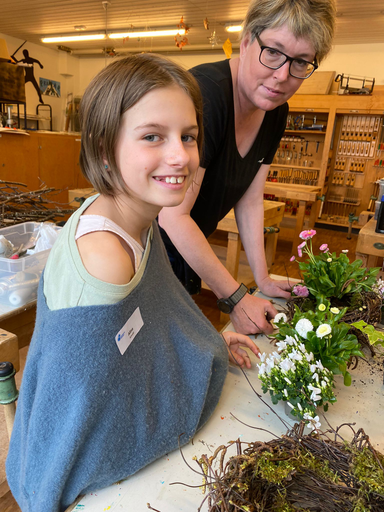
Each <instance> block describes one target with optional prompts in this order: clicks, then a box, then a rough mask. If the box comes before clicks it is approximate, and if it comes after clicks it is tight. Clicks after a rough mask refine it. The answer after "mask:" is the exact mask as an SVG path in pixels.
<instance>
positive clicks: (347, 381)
mask: <svg viewBox="0 0 384 512" xmlns="http://www.w3.org/2000/svg"><path fill="white" fill-rule="evenodd" d="M344 384H345V386H350V385H351V384H352V377H351V374H350V373H349V372H345V373H344Z"/></svg>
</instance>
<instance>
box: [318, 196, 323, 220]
mask: <svg viewBox="0 0 384 512" xmlns="http://www.w3.org/2000/svg"><path fill="white" fill-rule="evenodd" d="M316 199H318V200H319V201H321V205H320V211H319V219H321V215H322V213H323V208H324V201H325V195H324V194H323V195H322V196H316Z"/></svg>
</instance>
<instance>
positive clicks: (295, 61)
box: [159, 0, 335, 333]
mask: <svg viewBox="0 0 384 512" xmlns="http://www.w3.org/2000/svg"><path fill="white" fill-rule="evenodd" d="M334 20H335V4H334V1H333V0H254V1H253V3H252V4H251V5H250V7H249V10H248V13H247V15H246V18H245V22H244V29H243V36H242V41H241V45H240V56H239V57H238V58H235V59H232V60H230V61H228V60H226V61H222V62H217V63H214V64H202V65H200V66H197V67H196V68H194V69H192V72H193V74H194V75H195V77H196V79H197V80H198V82H199V85H200V89H201V92H202V94H203V100H204V131H205V133H204V136H205V145H204V151H203V158H202V160H201V162H200V167H199V170H198V173H197V175H196V177H195V179H194V183H193V184H192V186H191V187H190V189H189V190H188V192H187V194H186V197H185V200H184V202H183V203H182V204H181V205H180V206H178V207H176V208H164V209H163V210H162V212H161V213H160V215H159V224H160V226H161V228H162V235H163V240H164V242H165V244H166V246H167V250H168V254H169V257H170V260H171V263H172V266H173V268H174V271H175V272H176V274H177V275H178V277H179V279H181V280H182V281H183V282H184V285H185V286H186V287H187V289H188V290H189V291H190V293H196V292H197V291H198V288H197V287H196V285H195V282H196V274H197V275H198V276H199V277H200V278H201V279H203V280H204V281H205V282H206V283H207V284H208V286H209V287H210V289H211V290H212V291H213V292H214V293H215V294H216V296H217V297H218V298H219V300H218V306H219V308H220V309H221V310H222V311H225V312H229V313H230V317H231V321H232V323H233V325H234V327H235V329H236V330H237V331H238V332H242V333H255V332H260V331H263V332H266V333H270V332H271V331H272V326H271V324H270V323H269V321H268V318H270V317H272V318H273V317H274V316H275V314H276V310H275V308H274V307H273V306H272V304H271V303H270V302H269V301H267V300H264V299H260V298H256V297H253V296H251V295H250V294H248V293H246V292H247V289H246V287H245V286H244V285H241V286H240V287H239V285H238V283H237V282H236V280H235V279H234V278H233V277H232V276H231V275H230V274H229V272H228V271H227V270H226V269H225V268H224V266H223V265H222V264H221V263H220V261H219V260H218V258H217V257H216V256H215V254H214V252H213V251H212V249H211V247H210V245H209V243H208V242H207V240H206V238H207V237H208V236H209V235H210V234H211V233H213V231H214V230H215V228H216V226H217V223H218V222H219V221H220V220H221V219H222V218H223V217H225V215H226V214H227V213H228V211H229V210H230V209H231V208H234V209H235V214H236V221H237V225H238V228H239V232H240V236H241V240H242V242H243V245H244V248H245V251H246V254H247V257H248V261H249V264H250V266H251V268H252V271H253V274H254V277H255V281H256V283H257V285H258V287H259V289H260V290H261V291H262V292H263V293H264V294H265V295H268V296H271V297H283V298H289V296H290V286H289V284H288V282H287V281H274V280H272V279H271V278H270V277H269V275H268V270H267V266H266V261H265V254H264V237H263V218H264V215H263V190H264V183H265V180H266V177H267V175H268V171H269V166H270V164H271V163H272V160H273V156H274V154H275V152H276V150H277V148H278V145H279V142H280V139H281V137H282V135H283V133H284V129H285V125H286V117H287V113H288V104H287V101H288V100H289V98H291V97H292V96H293V94H295V92H296V91H297V90H298V89H299V87H300V85H301V84H302V83H303V80H304V79H306V78H309V76H311V74H312V73H313V72H314V71H315V70H316V68H317V67H318V65H319V63H320V62H321V61H322V60H323V59H324V57H325V56H326V55H327V54H328V52H329V51H330V49H331V44H332V38H333V33H334ZM184 260H185V261H184ZM190 267H191V268H190ZM192 269H193V270H192Z"/></svg>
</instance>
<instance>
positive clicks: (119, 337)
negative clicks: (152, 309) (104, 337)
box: [115, 308, 144, 355]
mask: <svg viewBox="0 0 384 512" xmlns="http://www.w3.org/2000/svg"><path fill="white" fill-rule="evenodd" d="M143 325H144V322H143V319H142V317H141V313H140V309H139V308H136V309H135V311H134V312H133V313H132V315H131V317H130V318H129V319H128V321H127V322H126V324H125V325H124V327H123V328H122V329H120V331H119V332H118V333H117V334H116V336H115V340H116V344H117V347H118V349H119V350H120V354H121V355H123V354H124V352H125V351H126V350H127V348H128V347H129V345H130V344H131V343H132V341H133V340H134V339H135V336H136V334H138V332H139V331H140V329H141V328H142V327H143Z"/></svg>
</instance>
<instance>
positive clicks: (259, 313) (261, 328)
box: [230, 293, 277, 334]
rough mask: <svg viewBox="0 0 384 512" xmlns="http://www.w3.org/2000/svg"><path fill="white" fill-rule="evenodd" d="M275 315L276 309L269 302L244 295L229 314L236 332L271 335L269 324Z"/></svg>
mask: <svg viewBox="0 0 384 512" xmlns="http://www.w3.org/2000/svg"><path fill="white" fill-rule="evenodd" d="M276 315H277V309H276V308H275V307H274V306H273V305H272V304H271V303H270V301H269V300H266V299H261V298H260V297H255V296H254V295H250V294H249V293H246V294H245V295H244V297H243V298H242V299H241V300H240V301H239V302H238V303H237V304H236V306H235V308H234V310H233V311H232V313H231V314H230V318H231V322H232V324H233V327H234V329H235V330H236V331H237V332H241V333H243V334H256V333H259V332H261V333H263V334H272V332H273V326H272V324H271V323H270V320H272V318H275V316H276Z"/></svg>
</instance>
